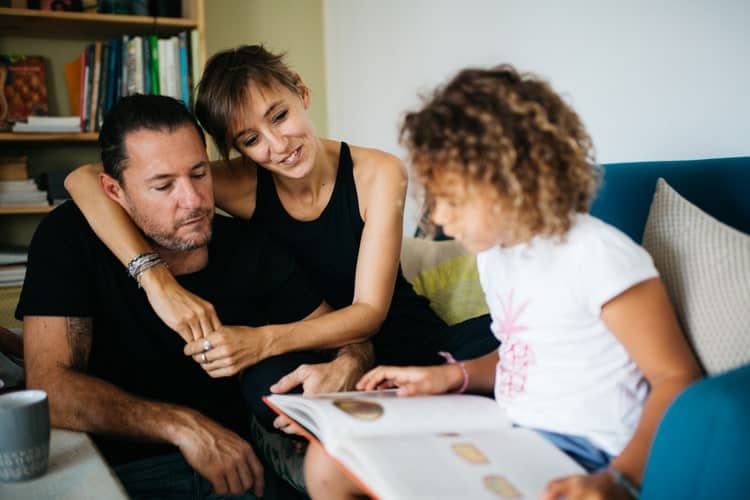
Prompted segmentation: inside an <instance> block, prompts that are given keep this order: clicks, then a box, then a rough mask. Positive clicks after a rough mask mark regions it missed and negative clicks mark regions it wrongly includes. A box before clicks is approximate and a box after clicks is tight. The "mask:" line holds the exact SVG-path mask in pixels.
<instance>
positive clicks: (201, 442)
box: [176, 414, 264, 497]
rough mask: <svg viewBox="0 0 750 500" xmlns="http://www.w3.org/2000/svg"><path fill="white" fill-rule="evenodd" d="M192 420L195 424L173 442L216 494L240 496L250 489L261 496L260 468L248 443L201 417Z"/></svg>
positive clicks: (196, 416)
mask: <svg viewBox="0 0 750 500" xmlns="http://www.w3.org/2000/svg"><path fill="white" fill-rule="evenodd" d="M194 417H195V418H196V420H197V421H196V422H194V423H192V425H190V426H189V427H188V429H189V430H188V431H187V432H183V433H182V434H181V435H180V437H179V438H177V439H176V444H177V446H178V447H179V449H180V452H182V455H183V456H184V457H185V460H187V462H188V463H189V464H190V466H191V467H193V469H195V470H196V471H198V473H199V474H201V475H202V476H203V477H205V478H206V479H208V481H209V482H210V483H211V484H212V485H213V488H214V493H215V494H216V495H241V494H242V493H244V492H246V491H247V490H249V489H250V488H252V489H253V493H255V495H256V496H259V497H260V496H263V487H264V485H263V465H261V463H260V461H259V460H258V457H256V456H255V453H254V452H253V449H252V448H251V447H250V445H249V444H248V443H247V441H245V440H244V439H242V438H241V437H239V436H238V435H237V434H235V433H234V432H232V431H230V430H228V429H225V428H224V427H221V426H220V425H218V424H216V423H215V422H213V421H212V420H210V419H208V418H205V417H203V416H201V415H200V414H195V415H194Z"/></svg>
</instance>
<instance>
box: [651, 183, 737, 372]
mask: <svg viewBox="0 0 750 500" xmlns="http://www.w3.org/2000/svg"><path fill="white" fill-rule="evenodd" d="M707 188H708V189H710V188H709V187H708V186H707ZM643 246H644V247H645V248H646V250H648V251H649V253H651V256H652V257H653V259H654V263H655V264H656V267H657V269H658V270H659V273H660V274H661V276H662V279H663V280H664V283H665V285H666V287H667V290H668V292H669V296H670V298H671V299H672V304H673V305H674V307H675V310H676V312H677V316H678V318H679V319H680V323H681V324H682V327H683V329H684V331H685V333H686V334H687V336H688V339H689V341H690V343H691V344H692V346H693V348H694V349H695V352H696V354H697V355H698V357H699V359H700V361H701V363H702V364H703V367H704V368H705V370H706V372H707V373H708V374H711V375H713V374H716V373H721V372H724V371H727V370H729V369H731V368H735V367H737V366H740V365H743V364H746V363H748V362H750V236H748V235H746V234H744V233H742V232H740V231H738V230H736V229H733V228H732V227H730V226H727V225H726V224H723V223H722V222H720V221H718V220H717V219H715V218H713V217H711V216H710V215H708V214H707V213H705V212H703V211H702V210H701V209H699V208H698V207H696V206H695V205H693V204H692V203H690V202H689V201H688V200H686V199H685V198H683V197H682V196H680V194H679V193H678V192H677V191H675V190H674V189H672V188H671V187H670V186H669V184H667V183H666V182H665V181H664V179H659V180H658V181H657V184H656V193H655V194H654V199H653V202H652V204H651V210H650V211H649V214H648V220H647V221H646V227H645V231H644V234H643Z"/></svg>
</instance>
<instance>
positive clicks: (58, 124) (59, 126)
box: [13, 116, 81, 133]
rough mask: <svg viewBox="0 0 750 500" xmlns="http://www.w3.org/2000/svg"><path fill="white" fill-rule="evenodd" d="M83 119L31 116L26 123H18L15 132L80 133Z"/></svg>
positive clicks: (14, 127) (75, 117) (15, 125)
mask: <svg viewBox="0 0 750 500" xmlns="http://www.w3.org/2000/svg"><path fill="white" fill-rule="evenodd" d="M80 131H81V118H80V117H78V116H29V117H28V118H26V121H25V122H16V123H15V124H14V125H13V132H49V133H66V132H80Z"/></svg>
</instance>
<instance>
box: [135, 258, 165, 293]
mask: <svg viewBox="0 0 750 500" xmlns="http://www.w3.org/2000/svg"><path fill="white" fill-rule="evenodd" d="M159 264H164V265H166V263H165V262H164V261H163V260H162V258H161V255H159V254H158V253H156V252H149V253H144V254H141V255H137V256H135V257H134V258H133V259H132V260H131V261H130V262H129V263H128V274H130V276H131V277H132V278H133V279H134V280H136V281H137V282H138V287H139V288H140V286H141V275H142V274H143V273H144V272H146V271H148V270H149V269H151V268H152V267H154V266H158V265H159Z"/></svg>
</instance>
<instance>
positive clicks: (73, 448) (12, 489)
mask: <svg viewBox="0 0 750 500" xmlns="http://www.w3.org/2000/svg"><path fill="white" fill-rule="evenodd" d="M0 498H2V499H3V500H15V499H19V500H20V499H24V500H26V499H35V500H36V499H40V500H44V499H55V500H68V499H69V500H86V499H91V500H94V499H97V500H99V499H102V500H127V498H128V496H127V494H126V493H125V490H124V489H123V487H122V485H121V484H120V482H119V481H118V479H117V477H116V476H115V474H114V472H112V470H111V469H110V468H109V466H108V465H107V463H106V462H105V461H104V459H103V458H102V456H101V455H100V454H99V451H98V450H97V449H96V447H95V446H94V444H93V443H92V442H91V439H90V438H89V437H88V435H86V434H85V433H83V432H74V431H66V430H62V429H52V433H51V437H50V456H49V468H48V469H47V473H46V474H45V475H43V476H42V477H40V478H37V479H32V480H31V481H22V482H18V483H3V482H0Z"/></svg>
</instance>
